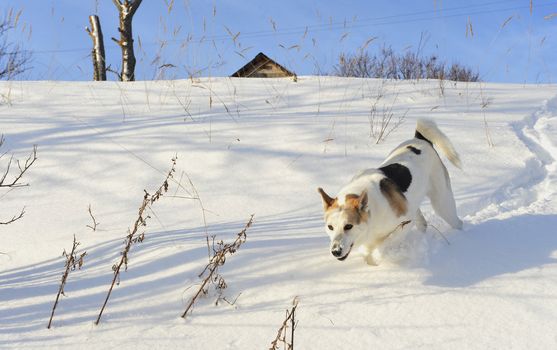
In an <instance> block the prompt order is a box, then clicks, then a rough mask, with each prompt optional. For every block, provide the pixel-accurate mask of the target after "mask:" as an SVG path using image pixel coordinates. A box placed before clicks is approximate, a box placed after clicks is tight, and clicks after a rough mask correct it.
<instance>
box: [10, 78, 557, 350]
mask: <svg viewBox="0 0 557 350" xmlns="http://www.w3.org/2000/svg"><path fill="white" fill-rule="evenodd" d="M0 94H1V95H2V97H0V101H2V103H1V105H0V133H2V134H4V137H5V143H4V145H3V146H2V149H1V150H0V151H2V153H4V152H7V155H5V156H4V157H3V158H2V159H1V161H2V163H0V164H2V169H4V165H5V163H6V161H7V159H8V157H9V155H11V154H14V155H15V158H19V159H24V158H25V157H26V156H27V155H28V153H29V152H30V151H31V150H32V148H33V145H35V144H36V145H38V158H39V159H38V160H37V162H36V163H35V164H34V165H33V166H32V168H31V169H29V171H28V173H26V174H25V177H24V181H25V182H27V183H29V184H30V186H29V187H22V188H18V189H17V190H13V191H4V192H2V193H0V196H1V201H0V219H5V218H9V217H11V216H12V215H13V214H15V213H17V212H18V210H20V209H21V208H22V207H23V206H25V216H24V217H23V219H21V220H19V221H17V222H15V223H13V224H11V225H7V226H0V242H1V244H0V251H1V252H2V254H0V348H14V349H29V348H41V349H46V348H52V349H59V348H76V347H77V348H80V349H89V348H91V349H101V348H103V349H104V348H106V349H107V348H116V347H119V348H124V349H128V348H133V349H153V348H164V349H173V348H188V349H205V348H211V349H228V348H229V349H264V348H268V347H269V346H270V343H271V341H272V340H273V339H274V337H275V335H276V332H277V330H278V328H279V326H280V324H281V323H282V320H283V319H284V310H285V309H287V308H289V307H290V306H291V301H292V299H293V298H294V297H296V296H297V297H298V299H299V306H298V310H297V319H298V321H299V324H298V328H297V329H296V343H295V347H296V348H297V349H348V348H353V349H372V348H378V349H419V348H424V349H447V348H451V349H551V348H556V347H557V333H555V329H556V327H557V298H556V297H555V296H556V295H557V261H556V258H557V230H556V227H557V215H556V214H557V203H556V201H555V200H556V198H557V195H556V192H557V162H555V160H556V159H557V87H556V86H555V85H544V86H541V85H526V86H525V85H503V84H490V83H482V84H481V85H480V84H477V83H474V84H466V83H458V84H455V83H451V82H445V83H444V85H443V86H441V85H440V83H439V82H438V81H419V82H397V81H380V80H373V79H342V78H333V77H300V78H299V79H298V82H297V83H295V82H292V81H290V80H282V79H230V78H218V79H215V78H213V79H202V80H198V81H190V80H184V81H160V82H135V83H127V84H122V83H115V82H106V83H93V82H82V83H67V82H1V83H0ZM374 106H375V108H374ZM372 109H375V117H376V121H377V120H379V119H381V117H382V116H383V115H388V114H389V113H391V112H392V113H393V123H394V122H395V121H397V120H398V118H399V117H403V116H405V118H404V122H403V123H402V124H401V125H400V126H399V127H398V128H396V129H395V130H394V131H393V132H392V133H390V134H389V135H388V137H387V138H386V139H385V141H383V142H381V143H379V144H376V138H375V137H373V136H371V135H370V133H371V131H372V128H371V125H370V117H371V111H372ZM422 117H429V118H432V119H434V120H435V121H436V122H437V123H438V125H439V127H440V128H441V129H442V130H443V131H444V132H445V133H446V134H447V135H448V136H449V138H450V139H451V140H452V142H453V144H454V145H455V147H456V148H457V150H458V151H459V153H460V155H461V158H462V160H463V165H464V170H459V169H457V168H455V167H453V166H452V165H450V164H449V163H448V162H445V163H446V164H447V167H448V169H449V173H450V174H451V178H452V183H453V189H454V192H455V197H456V202H457V207H458V211H459V214H460V216H461V217H462V218H463V220H464V222H465V224H464V230H463V231H454V230H450V229H449V227H448V225H446V224H445V223H444V222H442V221H441V219H439V218H437V217H436V216H435V214H434V213H433V212H432V210H431V208H430V206H429V204H428V203H424V206H423V207H424V210H423V211H424V214H425V216H426V218H427V220H428V221H429V222H430V223H431V224H432V225H433V226H435V228H432V227H430V228H429V229H428V232H427V234H426V235H425V236H424V235H423V234H420V233H418V232H415V234H414V235H413V236H412V237H411V238H409V241H407V242H404V243H405V244H402V245H400V246H393V247H391V248H392V249H390V250H388V251H386V252H385V256H384V259H383V262H382V264H381V265H380V266H378V267H370V266H368V265H366V264H365V263H364V262H363V261H362V260H361V259H360V258H359V257H358V256H357V255H355V254H354V255H351V256H350V257H349V258H348V259H347V260H346V261H344V262H339V261H337V260H336V259H335V258H334V257H333V256H332V255H331V254H330V252H329V249H328V244H329V243H328V238H327V236H326V233H325V231H324V228H323V222H322V206H321V199H320V197H319V195H318V194H317V192H316V188H317V187H318V186H321V187H323V188H325V189H326V190H327V191H328V192H330V193H335V192H336V191H338V190H339V189H340V188H341V187H342V185H344V184H345V183H346V182H347V181H349V179H350V178H351V177H352V176H353V175H354V174H355V173H356V172H357V171H358V170H361V169H365V168H368V167H374V166H377V165H378V164H379V163H380V162H381V161H382V159H383V158H384V157H385V156H386V155H387V154H388V152H389V151H390V150H391V149H392V148H393V147H395V146H396V145H398V144H399V143H400V142H402V141H404V140H406V139H407V138H409V137H411V136H412V135H413V134H414V127H415V121H416V119H417V118H422ZM486 123H487V124H486ZM391 125H392V124H391ZM486 125H487V127H486ZM490 143H493V147H491V146H490ZM175 155H177V156H178V164H177V171H176V174H175V177H174V179H175V181H174V182H171V183H170V190H169V192H168V194H167V195H166V196H165V197H163V198H162V199H161V200H160V201H159V202H157V203H155V204H154V205H153V206H152V208H151V209H149V215H150V216H151V217H152V218H151V219H150V221H149V223H148V226H147V230H146V233H145V241H144V242H143V243H139V244H136V245H134V246H133V247H132V250H131V252H130V260H129V268H128V270H127V271H126V272H123V273H122V275H121V283H120V284H119V285H118V286H116V287H115V289H114V292H113V295H112V297H111V300H110V301H109V303H108V306H107V309H106V311H105V314H104V316H103V319H102V320H101V323H100V325H98V326H95V325H94V324H93V321H94V320H95V318H96V316H97V314H98V312H99V310H100V307H101V305H102V302H103V300H104V297H105V295H106V292H107V290H108V287H109V284H110V281H111V279H112V276H113V272H112V265H113V264H114V263H116V262H117V260H118V259H119V258H120V256H119V254H120V251H121V250H122V248H123V240H124V237H125V235H126V233H127V230H128V228H129V227H131V226H132V224H133V221H134V220H135V218H136V217H137V209H138V207H139V205H140V204H141V200H142V196H143V189H146V190H148V191H153V190H155V189H156V188H157V187H158V186H159V185H160V183H161V182H162V180H163V179H164V174H165V172H166V171H167V170H168V169H169V168H170V159H171V158H172V157H174V156H175ZM192 184H193V185H192ZM196 192H197V193H198V196H199V198H200V199H201V202H202V203H200V201H198V200H195V199H191V198H192V197H195V193H196ZM89 205H91V210H92V213H93V214H94V216H95V218H96V220H97V221H98V222H99V223H100V224H99V226H98V229H97V230H96V231H92V230H91V229H89V228H87V227H86V225H91V224H92V219H91V217H90V215H89V213H88V207H89ZM250 214H255V222H254V225H253V227H252V228H251V229H249V230H248V239H247V242H246V244H245V245H244V246H242V247H241V248H240V250H239V251H238V252H237V253H236V254H235V255H233V256H231V257H230V258H229V259H228V260H227V261H226V264H225V265H224V266H222V268H221V272H222V275H223V276H224V277H225V279H226V282H227V284H228V288H227V289H226V290H225V292H224V295H225V296H226V297H227V299H228V300H234V299H235V298H237V300H236V302H235V304H234V305H232V306H231V305H229V304H227V303H219V305H218V306H215V305H214V302H215V298H216V296H215V295H214V293H209V295H207V296H206V297H205V298H203V299H202V300H201V301H200V302H199V303H198V304H196V306H195V308H194V310H193V313H191V314H190V315H189V316H188V318H187V319H186V320H184V319H182V318H180V314H181V313H182V312H183V310H184V308H185V306H186V304H187V302H188V300H189V298H190V297H191V296H192V294H193V293H194V291H195V289H196V287H198V286H199V282H200V280H199V278H198V277H197V275H198V274H199V273H200V272H201V271H202V269H203V268H204V267H205V265H206V263H207V247H206V243H205V236H206V234H208V235H210V236H213V235H214V236H216V239H217V240H220V239H223V240H225V241H230V240H232V239H233V238H234V237H235V234H236V233H237V232H238V231H239V230H240V229H241V228H242V227H243V225H244V223H245V222H246V221H247V220H248V218H249V216H250ZM205 223H206V224H205ZM437 230H439V231H440V232H438V231H437ZM74 234H75V235H76V237H77V239H78V240H79V241H80V242H81V245H80V246H79V251H80V252H81V251H85V250H86V251H87V256H86V258H85V264H84V266H83V268H82V269H81V270H76V271H73V272H72V273H71V274H70V277H69V280H68V283H67V286H66V288H65V291H66V296H65V297H62V298H61V300H60V304H59V305H58V308H57V310H56V315H55V317H54V322H53V328H52V329H50V330H48V329H46V325H47V322H48V318H49V316H50V311H51V309H52V305H53V303H54V298H55V296H56V292H57V290H58V286H59V282H60V278H61V275H62V272H63V269H64V258H63V257H61V253H62V251H63V250H64V249H66V250H69V249H71V244H72V239H73V235H74ZM443 236H444V237H446V238H447V240H448V241H449V242H450V244H447V243H446V242H445V240H444V239H443Z"/></svg>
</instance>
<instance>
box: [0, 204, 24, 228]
mask: <svg viewBox="0 0 557 350" xmlns="http://www.w3.org/2000/svg"><path fill="white" fill-rule="evenodd" d="M23 214H25V207H24V208H23V209H21V212H20V213H19V215H14V216H13V217H12V218H11V219H10V220H8V221H0V225H9V224H11V223H12V222H14V221H17V220H19V219H21V218H22V217H23Z"/></svg>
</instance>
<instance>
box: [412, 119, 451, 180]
mask: <svg viewBox="0 0 557 350" xmlns="http://www.w3.org/2000/svg"><path fill="white" fill-rule="evenodd" d="M414 137H415V138H417V139H420V140H424V141H427V142H429V143H430V144H431V145H432V146H436V147H438V148H439V149H440V150H441V152H442V153H443V154H444V155H445V157H447V158H448V159H449V160H450V161H451V163H453V164H454V165H455V166H456V167H458V168H459V169H462V164H461V162H460V157H459V156H458V153H456V150H455V149H454V147H453V145H452V143H451V141H449V139H448V138H447V136H446V135H445V134H443V132H442V131H441V130H439V128H438V127H437V124H435V122H434V121H433V120H430V119H418V124H417V125H416V134H415V135H414Z"/></svg>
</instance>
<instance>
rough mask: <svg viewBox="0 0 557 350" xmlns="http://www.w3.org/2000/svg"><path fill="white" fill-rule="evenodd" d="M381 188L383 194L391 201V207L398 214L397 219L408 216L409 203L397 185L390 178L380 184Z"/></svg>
mask: <svg viewBox="0 0 557 350" xmlns="http://www.w3.org/2000/svg"><path fill="white" fill-rule="evenodd" d="M379 188H380V189H381V193H383V195H384V196H385V198H387V201H389V205H390V206H391V208H392V209H393V211H394V212H395V213H396V215H397V217H400V216H402V215H404V214H406V212H407V211H408V202H407V201H406V197H405V196H404V194H403V193H402V192H401V191H400V189H399V188H398V186H397V184H396V183H394V182H393V181H392V180H390V179H389V178H384V179H382V180H381V182H379Z"/></svg>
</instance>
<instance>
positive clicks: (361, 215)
mask: <svg viewBox="0 0 557 350" xmlns="http://www.w3.org/2000/svg"><path fill="white" fill-rule="evenodd" d="M433 146H436V147H438V148H439V150H441V152H442V153H443V154H444V155H445V156H446V157H447V158H448V159H449V160H450V161H451V163H453V164H454V165H455V166H457V167H459V168H460V167H461V165H460V159H459V157H458V154H457V153H456V151H455V149H454V147H453V145H452V144H451V142H450V141H449V139H448V138H447V137H446V136H445V134H443V133H442V132H441V130H439V128H438V127H437V125H436V124H435V122H433V121H431V120H418V124H417V126H416V133H415V136H414V138H413V139H411V140H409V141H406V142H404V143H402V144H401V145H399V146H398V147H397V148H395V149H394V150H393V151H392V152H391V154H390V155H389V156H388V157H387V159H386V160H385V161H384V162H383V164H382V165H381V166H380V167H379V168H377V169H367V170H364V171H362V172H361V173H360V174H358V175H356V176H355V177H354V178H353V179H352V181H351V182H350V183H349V184H348V185H346V186H345V187H344V188H342V189H341V190H340V192H339V193H338V195H337V197H336V198H331V197H330V196H329V195H327V194H326V193H325V191H323V189H322V188H319V189H318V191H319V193H320V194H321V197H322V199H323V206H324V209H325V223H326V230H327V233H328V235H329V237H330V239H331V253H332V254H333V256H335V257H336V258H337V259H338V260H344V259H346V258H347V257H348V255H349V254H350V251H351V250H352V248H353V247H354V246H356V248H358V250H359V251H360V252H361V253H362V254H363V255H364V259H365V261H366V262H367V263H368V264H370V265H377V262H376V261H375V259H374V258H373V255H372V253H373V251H374V250H375V249H376V248H377V247H378V246H380V245H381V244H382V243H383V242H384V241H385V240H386V239H387V238H388V237H389V236H390V235H391V234H393V233H394V232H396V231H398V232H407V231H408V230H410V229H411V228H412V227H413V225H416V227H417V228H418V229H419V230H420V231H422V232H424V231H425V230H426V227H427V223H426V221H425V219H424V217H423V215H422V212H421V211H420V204H421V203H422V201H423V199H424V197H425V196H427V197H429V199H430V200H431V205H432V207H433V209H434V210H435V212H436V213H437V214H438V215H439V216H441V217H442V218H443V219H444V220H445V221H446V222H447V223H448V224H449V225H451V226H452V227H453V228H456V229H461V228H462V221H461V220H460V219H459V218H458V216H457V213H456V205H455V201H454V197H453V191H452V189H451V181H450V179H449V174H448V172H447V169H446V168H445V166H444V165H443V163H442V162H441V159H440V158H439V155H438V154H437V152H436V151H435V149H434V148H433Z"/></svg>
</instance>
